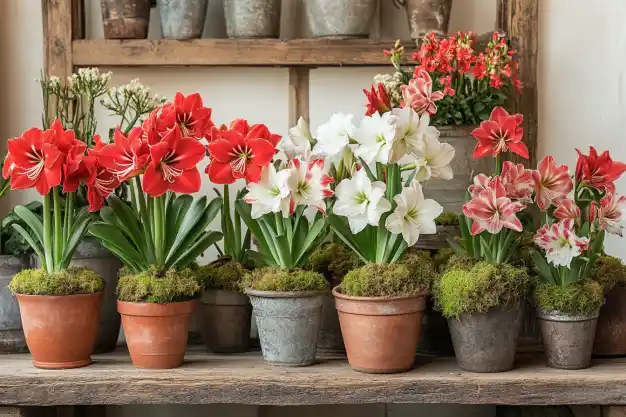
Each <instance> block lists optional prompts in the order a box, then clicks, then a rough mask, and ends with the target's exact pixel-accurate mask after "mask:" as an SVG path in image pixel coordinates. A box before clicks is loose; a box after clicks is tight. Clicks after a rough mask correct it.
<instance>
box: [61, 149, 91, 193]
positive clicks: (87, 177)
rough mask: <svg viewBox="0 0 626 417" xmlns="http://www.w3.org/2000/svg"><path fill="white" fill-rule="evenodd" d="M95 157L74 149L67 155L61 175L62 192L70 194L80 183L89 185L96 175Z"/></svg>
mask: <svg viewBox="0 0 626 417" xmlns="http://www.w3.org/2000/svg"><path fill="white" fill-rule="evenodd" d="M95 168H96V157H95V156H93V155H90V156H87V155H85V154H84V148H83V150H82V151H78V149H75V150H73V151H71V152H70V153H69V154H68V155H67V160H66V163H65V165H64V173H63V192H64V193H72V192H74V191H76V190H77V189H78V186H79V185H80V184H81V183H85V184H86V183H89V182H91V181H92V180H93V177H94V176H95V175H96V171H95Z"/></svg>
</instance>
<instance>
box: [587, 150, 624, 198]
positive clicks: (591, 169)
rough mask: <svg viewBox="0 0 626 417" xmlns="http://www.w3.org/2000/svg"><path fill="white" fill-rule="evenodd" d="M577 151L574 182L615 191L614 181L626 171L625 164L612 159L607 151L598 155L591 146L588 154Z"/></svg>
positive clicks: (602, 189) (601, 189) (600, 189)
mask: <svg viewBox="0 0 626 417" xmlns="http://www.w3.org/2000/svg"><path fill="white" fill-rule="evenodd" d="M576 152H578V161H577V162H576V183H577V184H583V185H585V186H587V187H590V188H595V189H597V190H599V191H610V192H614V191H615V181H617V179H618V178H619V177H621V176H622V174H623V173H624V171H626V164H624V163H622V162H618V161H613V159H611V155H610V154H609V151H604V152H602V153H601V154H600V155H598V152H597V151H596V149H595V148H594V147H593V146H590V147H589V155H584V154H583V153H582V152H581V151H579V150H578V149H576Z"/></svg>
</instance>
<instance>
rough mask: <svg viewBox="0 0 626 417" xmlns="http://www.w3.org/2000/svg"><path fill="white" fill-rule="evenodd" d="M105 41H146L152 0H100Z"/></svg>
mask: <svg viewBox="0 0 626 417" xmlns="http://www.w3.org/2000/svg"><path fill="white" fill-rule="evenodd" d="M100 8H101V9H102V23H103V25H104V38H105V39H145V38H147V37H148V25H149V24H150V0H100Z"/></svg>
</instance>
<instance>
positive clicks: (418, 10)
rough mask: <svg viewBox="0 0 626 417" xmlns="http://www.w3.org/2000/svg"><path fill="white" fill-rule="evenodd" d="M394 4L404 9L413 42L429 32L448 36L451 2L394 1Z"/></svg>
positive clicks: (423, 0)
mask: <svg viewBox="0 0 626 417" xmlns="http://www.w3.org/2000/svg"><path fill="white" fill-rule="evenodd" d="M394 3H395V4H396V6H404V8H405V9H406V15H407V17H408V18H409V30H410V31H411V38H412V39H413V40H416V41H417V40H419V39H421V38H422V37H423V36H424V35H425V34H426V33H429V32H435V34H437V35H439V36H446V35H447V34H448V26H449V23H450V13H451V12H452V0H394Z"/></svg>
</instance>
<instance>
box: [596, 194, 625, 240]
mask: <svg viewBox="0 0 626 417" xmlns="http://www.w3.org/2000/svg"><path fill="white" fill-rule="evenodd" d="M625 215H626V196H623V195H619V194H616V193H612V192H608V193H607V194H606V195H605V196H604V197H602V199H601V200H600V205H599V206H598V205H597V204H595V203H594V205H593V206H592V207H591V209H590V217H591V219H590V220H591V221H592V222H593V221H595V220H596V219H597V220H598V223H599V228H600V230H606V231H607V232H608V233H611V234H614V235H618V236H622V234H623V229H624V226H623V225H622V219H623V218H624V216H625Z"/></svg>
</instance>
